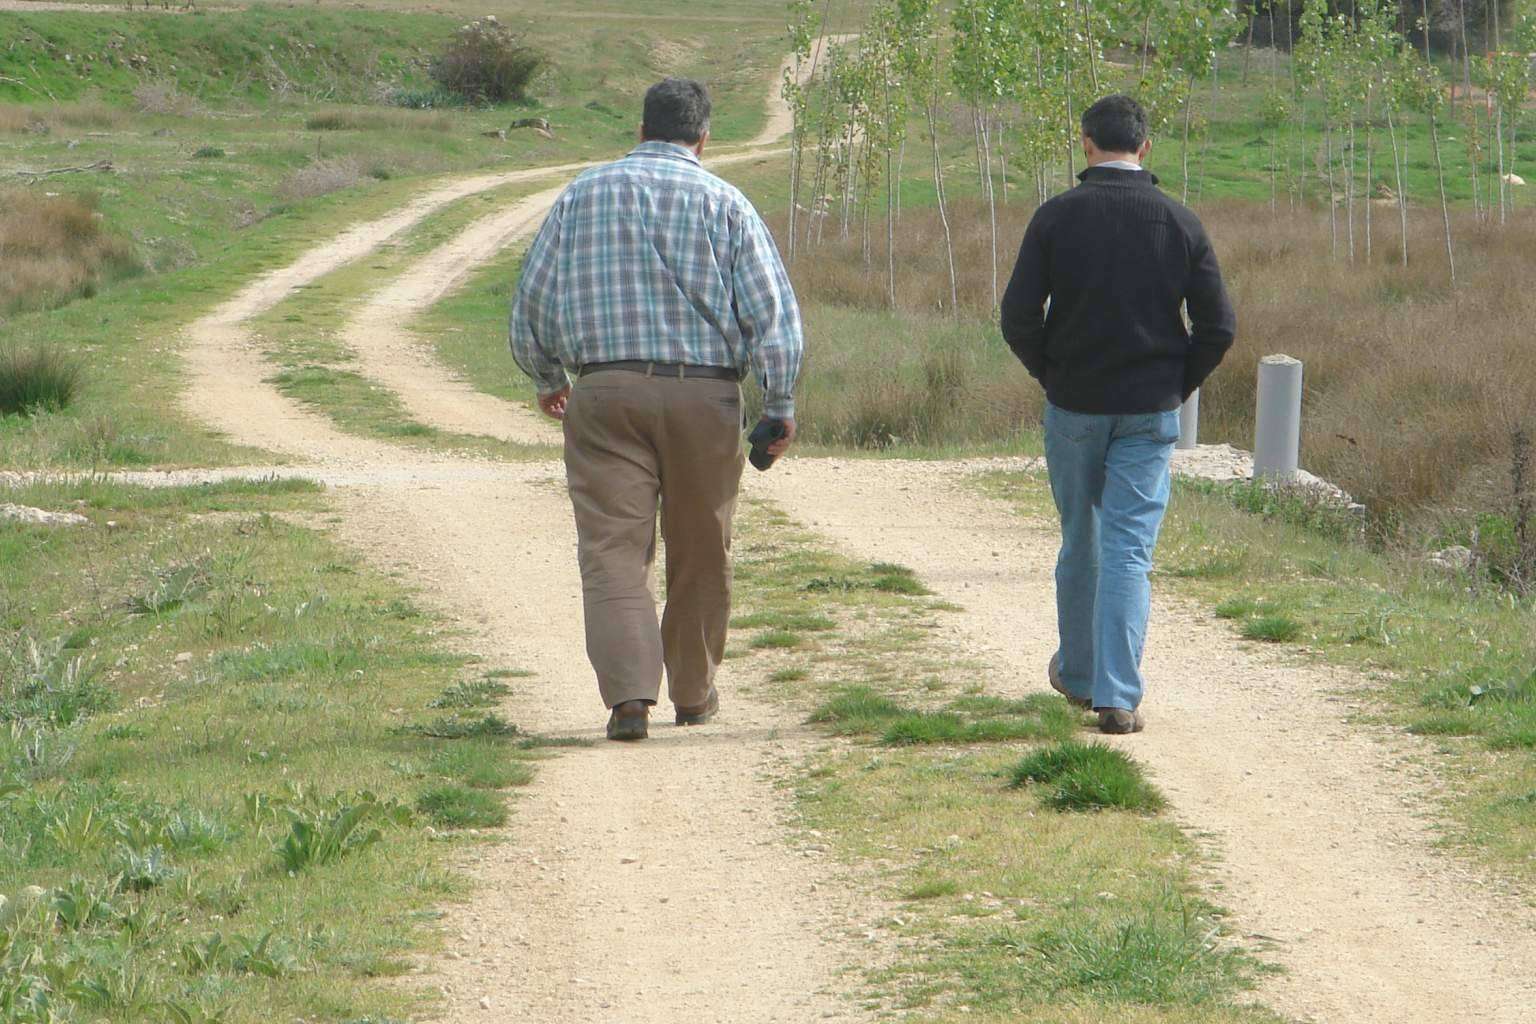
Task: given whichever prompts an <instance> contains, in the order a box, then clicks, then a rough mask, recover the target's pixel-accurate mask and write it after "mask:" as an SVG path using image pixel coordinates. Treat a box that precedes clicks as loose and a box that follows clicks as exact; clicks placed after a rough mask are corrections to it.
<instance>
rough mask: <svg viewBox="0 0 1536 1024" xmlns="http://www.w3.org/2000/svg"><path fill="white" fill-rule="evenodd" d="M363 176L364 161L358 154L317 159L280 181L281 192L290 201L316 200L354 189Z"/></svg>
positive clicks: (278, 189)
mask: <svg viewBox="0 0 1536 1024" xmlns="http://www.w3.org/2000/svg"><path fill="white" fill-rule="evenodd" d="M363 177H364V174H363V164H362V161H360V160H358V159H357V157H354V156H338V157H329V158H326V159H324V160H316V161H315V162H314V163H312V164H310V165H309V166H308V167H301V168H299V169H298V170H296V171H294V172H292V173H291V174H289V175H288V176H287V177H286V178H284V179H283V180H282V181H281V182H279V183H278V186H277V194H278V196H279V197H280V198H282V199H286V200H288V201H289V202H293V201H294V200H298V199H313V198H314V197H316V196H323V195H329V194H330V193H332V192H339V191H341V190H342V189H344V188H351V187H352V186H353V185H356V184H357V183H358V182H360V181H362V180H363Z"/></svg>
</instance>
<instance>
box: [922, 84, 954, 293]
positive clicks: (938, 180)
mask: <svg viewBox="0 0 1536 1024" xmlns="http://www.w3.org/2000/svg"><path fill="white" fill-rule="evenodd" d="M933 90H934V93H935V95H930V96H929V98H928V103H927V105H926V110H925V113H926V114H927V115H928V117H927V120H928V141H929V143H930V144H931V145H932V147H933V192H934V196H935V197H936V198H937V200H938V203H939V223H940V224H942V225H943V226H944V255H945V256H947V257H948V258H949V315H950V316H954V315H955V311H956V309H957V307H958V306H959V305H960V300H959V297H958V295H959V288H958V285H957V283H956V280H955V242H954V239H953V237H951V235H950V233H949V211H948V210H947V209H946V207H945V202H944V162H943V160H942V159H941V158H940V156H939V111H938V106H939V98H938V96H937V95H936V93H937V91H938V85H937V83H935V84H934V86H933Z"/></svg>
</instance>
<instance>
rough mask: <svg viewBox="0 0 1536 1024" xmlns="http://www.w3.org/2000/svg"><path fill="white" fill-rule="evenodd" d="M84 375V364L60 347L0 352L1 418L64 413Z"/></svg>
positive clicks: (14, 347)
mask: <svg viewBox="0 0 1536 1024" xmlns="http://www.w3.org/2000/svg"><path fill="white" fill-rule="evenodd" d="M0 273H3V272H0ZM0 288H3V284H0ZM84 373H85V370H84V367H83V365H82V364H81V363H80V361H79V360H78V359H76V358H75V357H73V356H72V355H69V354H68V353H66V352H65V351H64V350H63V349H61V348H59V347H58V346H56V345H33V346H30V347H26V348H23V347H21V346H19V345H16V346H7V347H5V348H0V415H13V414H17V413H20V414H28V415H29V414H32V413H38V412H58V411H59V410H61V409H64V408H65V407H67V406H68V405H69V404H70V403H71V402H73V401H74V400H75V396H76V395H77V394H79V392H80V386H81V383H82V382H83V379H84Z"/></svg>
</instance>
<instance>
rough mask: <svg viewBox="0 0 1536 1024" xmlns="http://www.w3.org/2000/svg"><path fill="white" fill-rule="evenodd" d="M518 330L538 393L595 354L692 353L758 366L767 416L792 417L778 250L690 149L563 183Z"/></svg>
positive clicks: (655, 145)
mask: <svg viewBox="0 0 1536 1024" xmlns="http://www.w3.org/2000/svg"><path fill="white" fill-rule="evenodd" d="M509 333H510V335H511V343H512V355H513V357H514V358H515V359H516V360H517V365H518V366H520V367H522V369H523V372H524V373H526V374H528V376H530V377H532V378H533V379H534V382H535V383H536V384H538V388H539V394H540V395H548V394H553V393H554V392H556V391H559V390H560V389H561V388H563V387H565V386H566V385H567V384H568V383H570V381H569V379H568V378H567V376H566V371H567V370H573V371H574V370H577V369H579V368H580V367H582V366H585V365H587V364H589V363H610V362H617V361H620V360H644V361H655V362H666V363H688V364H691V365H695V366H723V367H728V368H732V369H735V370H737V371H739V372H740V373H742V375H743V376H745V375H746V374H747V372H748V371H749V370H751V371H755V372H756V374H757V378H758V380H759V381H760V382H761V383H762V385H763V394H764V408H763V412H764V415H767V416H774V417H792V416H793V415H794V411H795V399H794V387H795V379H796V377H797V376H798V375H799V372H800V356H801V351H802V347H803V340H802V336H801V328H800V309H799V306H798V305H797V304H796V302H795V295H794V292H793V291H792V290H791V289H790V284H789V277H788V275H787V274H786V273H785V272H784V265H783V263H782V262H781V261H780V260H779V252H778V249H777V248H776V247H775V245H774V242H773V238H772V236H771V235H770V234H769V233H768V229H767V227H766V226H765V225H764V224H763V222H762V219H761V218H759V217H758V215H757V211H756V210H754V209H753V208H752V204H751V203H750V202H748V201H747V198H746V197H745V196H743V195H742V194H741V192H739V191H738V190H737V189H736V188H734V187H733V186H731V185H728V184H727V183H725V182H724V181H721V180H720V179H719V178H717V177H715V176H714V175H713V174H710V173H709V172H708V171H706V170H705V169H704V168H703V167H702V166H701V165H700V163H699V161H698V158H697V157H695V156H694V154H693V153H692V151H690V150H688V149H685V148H683V147H682V146H676V145H673V144H671V143H668V142H643V143H641V144H640V146H639V147H638V148H636V149H635V150H634V151H633V152H631V153H630V154H629V155H628V156H627V157H625V158H624V159H622V160H618V161H615V162H614V163H611V164H606V165H604V166H602V167H597V168H593V169H592V170H590V171H586V172H585V173H583V174H582V175H581V176H580V177H578V178H577V179H576V180H575V181H574V182H573V183H572V184H571V186H570V187H569V188H567V189H566V190H565V192H564V193H563V194H562V195H561V196H560V198H559V199H558V200H556V201H555V205H554V208H553V209H552V210H550V212H549V216H548V217H547V218H546V219H545V221H544V226H543V227H542V228H540V229H539V233H538V236H537V237H536V238H535V239H534V240H533V246H532V248H530V249H529V250H528V256H527V258H526V259H525V260H524V261H523V276H522V280H521V281H519V282H518V286H517V297H516V298H515V299H514V300H513V302H512V319H511V325H510V332H509Z"/></svg>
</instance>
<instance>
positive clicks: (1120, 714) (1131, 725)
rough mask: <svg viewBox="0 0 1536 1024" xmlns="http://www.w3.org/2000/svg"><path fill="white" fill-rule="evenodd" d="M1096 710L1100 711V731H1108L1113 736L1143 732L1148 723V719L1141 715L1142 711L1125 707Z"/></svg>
mask: <svg viewBox="0 0 1536 1024" xmlns="http://www.w3.org/2000/svg"><path fill="white" fill-rule="evenodd" d="M1094 710H1096V711H1097V712H1098V713H1099V732H1102V733H1108V734H1109V735H1111V736H1124V735H1126V734H1128V733H1133V732H1141V730H1142V729H1144V728H1145V727H1146V724H1147V720H1146V719H1145V718H1142V717H1141V712H1140V711H1127V710H1125V708H1095V709H1094Z"/></svg>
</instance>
